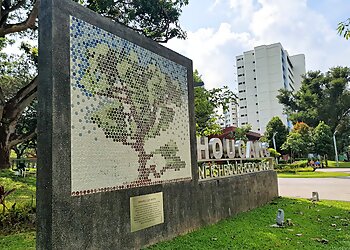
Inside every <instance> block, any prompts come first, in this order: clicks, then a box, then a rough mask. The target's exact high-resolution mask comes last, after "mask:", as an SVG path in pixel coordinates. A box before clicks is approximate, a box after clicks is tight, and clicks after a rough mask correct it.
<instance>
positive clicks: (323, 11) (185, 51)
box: [165, 0, 350, 90]
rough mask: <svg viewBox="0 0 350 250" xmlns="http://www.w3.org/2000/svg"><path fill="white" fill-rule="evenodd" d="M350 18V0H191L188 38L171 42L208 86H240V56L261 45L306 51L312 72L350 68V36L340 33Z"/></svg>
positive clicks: (184, 22) (186, 15)
mask: <svg viewBox="0 0 350 250" xmlns="http://www.w3.org/2000/svg"><path fill="white" fill-rule="evenodd" d="M349 17H350V1H349V0H189V5H187V6H185V7H184V8H183V12H182V15H181V17H180V25H181V27H182V28H183V29H184V30H185V31H186V32H187V39H186V40H180V39H172V40H170V41H169V42H168V43H167V44H165V46H167V47H168V48H170V49H172V50H174V51H176V52H178V53H180V54H182V55H184V56H186V57H188V58H190V59H192V60H193V68H194V69H197V70H198V71H199V73H200V74H201V75H202V79H203V81H204V83H205V86H206V88H209V89H211V88H213V87H222V86H224V85H227V86H229V87H230V88H231V89H232V90H235V89H237V79H236V78H237V75H236V68H235V64H236V63H235V57H236V56H237V55H240V54H242V53H243V52H244V51H248V50H252V49H253V48H254V47H255V46H259V45H264V44H265V45H267V44H272V43H276V42H280V43H281V44H282V46H283V47H284V49H285V50H287V51H288V53H289V55H295V54H305V59H306V71H309V70H321V71H322V72H326V71H327V70H328V69H329V68H331V67H334V66H350V40H345V39H344V38H343V37H341V36H339V35H338V34H337V31H336V28H337V24H338V23H339V22H340V21H345V20H346V19H347V18H349Z"/></svg>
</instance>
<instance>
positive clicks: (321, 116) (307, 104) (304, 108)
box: [277, 67, 350, 131]
mask: <svg viewBox="0 0 350 250" xmlns="http://www.w3.org/2000/svg"><path fill="white" fill-rule="evenodd" d="M349 80H350V69H349V68H348V67H335V68H331V69H330V70H329V71H328V72H326V73H325V74H323V73H321V72H320V71H310V72H308V73H307V74H306V75H305V76H304V77H303V81H302V84H301V88H300V90H299V91H297V92H296V93H292V92H291V91H287V90H280V94H279V95H278V96H277V98H278V99H279V102H280V103H281V104H283V105H284V110H285V113H286V114H287V115H288V117H289V119H290V120H291V121H292V122H293V123H296V122H305V123H307V124H308V125H310V126H311V127H316V126H317V125H318V123H319V121H324V122H325V123H326V124H328V125H329V126H330V128H331V130H332V131H335V129H336V128H337V127H338V126H340V124H342V123H344V122H345V121H346V119H347V117H348V116H349V114H350V90H349V87H348V86H349Z"/></svg>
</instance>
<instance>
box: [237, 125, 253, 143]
mask: <svg viewBox="0 0 350 250" xmlns="http://www.w3.org/2000/svg"><path fill="white" fill-rule="evenodd" d="M251 129H252V125H250V124H246V125H243V126H242V127H240V128H236V130H235V140H243V141H244V142H247V141H248V137H247V133H248V132H249V131H250V130H251Z"/></svg>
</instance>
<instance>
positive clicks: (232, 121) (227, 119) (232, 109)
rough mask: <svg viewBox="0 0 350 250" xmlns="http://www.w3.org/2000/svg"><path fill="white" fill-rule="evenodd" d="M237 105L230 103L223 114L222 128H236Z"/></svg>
mask: <svg viewBox="0 0 350 250" xmlns="http://www.w3.org/2000/svg"><path fill="white" fill-rule="evenodd" d="M237 109H238V104H237V103H236V102H230V103H229V105H228V109H227V110H226V111H225V112H224V115H223V120H224V127H225V128H226V127H231V126H233V127H238V113H237V112H238V110H237Z"/></svg>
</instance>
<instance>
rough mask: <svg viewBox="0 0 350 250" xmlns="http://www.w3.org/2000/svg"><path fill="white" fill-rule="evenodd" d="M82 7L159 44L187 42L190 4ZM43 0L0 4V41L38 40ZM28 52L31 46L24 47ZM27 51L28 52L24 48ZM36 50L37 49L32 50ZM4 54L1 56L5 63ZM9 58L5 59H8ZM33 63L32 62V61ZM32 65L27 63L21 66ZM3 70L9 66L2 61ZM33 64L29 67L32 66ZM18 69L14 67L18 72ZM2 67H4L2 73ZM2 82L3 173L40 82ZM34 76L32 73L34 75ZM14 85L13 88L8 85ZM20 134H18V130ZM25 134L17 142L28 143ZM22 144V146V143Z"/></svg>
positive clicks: (113, 1) (106, 2) (86, 0)
mask: <svg viewBox="0 0 350 250" xmlns="http://www.w3.org/2000/svg"><path fill="white" fill-rule="evenodd" d="M75 1H76V2H79V3H80V4H82V5H84V6H86V7H88V8H90V9H92V10H94V11H96V12H98V13H100V14H101V15H103V16H105V17H107V18H110V19H112V20H114V21H116V22H118V23H121V24H124V25H126V26H128V27H130V28H131V29H133V30H135V31H136V32H138V33H140V34H143V35H145V36H146V37H149V38H151V39H153V40H155V41H158V42H166V41H168V40H169V39H171V38H174V37H177V38H182V39H183V38H185V37H186V34H185V32H184V31H183V30H182V29H181V28H180V26H179V24H178V19H179V16H180V14H181V8H182V7H183V6H185V5H187V4H188V0H175V1H161V0H138V1H130V0H127V1H122V0H75ZM39 3H40V0H1V1H0V38H5V36H13V35H21V36H22V37H27V38H28V39H36V34H35V31H36V30H37V26H38V23H37V16H38V12H39ZM5 45H6V42H5V40H3V39H2V40H1V41H0V48H1V50H2V49H3V48H5V47H6V46H5ZM24 47H26V48H27V49H28V48H29V46H24ZM24 49H25V48H24ZM32 49H34V48H32ZM4 54H5V53H3V52H2V53H0V58H1V59H4ZM7 56H8V55H5V57H7ZM32 59H33V58H32ZM21 63H22V64H24V63H29V62H28V61H26V60H23V61H22V62H21ZM1 64H2V65H1V66H3V65H7V63H6V60H1ZM29 64H30V63H29ZM15 68H16V67H12V70H13V71H15ZM2 69H3V67H1V69H0V70H1V71H2ZM1 73H2V75H1V77H2V79H1V82H0V169H4V168H8V167H9V166H10V164H9V152H10V148H11V147H13V146H14V145H13V143H11V141H12V142H14V141H16V142H19V140H15V139H16V138H14V136H15V131H16V126H17V124H18V121H19V119H20V117H21V115H22V114H23V112H24V111H25V110H26V108H27V107H28V105H30V104H31V103H32V101H33V100H34V99H35V97H36V94H37V85H38V78H37V77H36V76H35V74H34V75H33V76H32V77H31V78H29V79H28V78H23V79H20V78H19V77H14V75H15V72H12V73H11V72H10V73H8V74H4V73H3V72H1ZM32 73H33V72H32ZM10 82H11V84H9V83H10ZM14 82H16V85H17V86H20V88H18V89H17V90H16V91H15V92H14V93H13V94H12V95H8V94H7V93H6V90H4V89H5V88H6V87H4V86H5V85H6V84H8V85H11V86H13V85H14V84H12V83H14ZM17 131H18V130H17ZM27 136H28V135H24V134H22V135H21V137H20V138H17V139H21V141H22V140H24V139H26V138H27V139H28V137H27ZM19 143H20V142H19Z"/></svg>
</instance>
